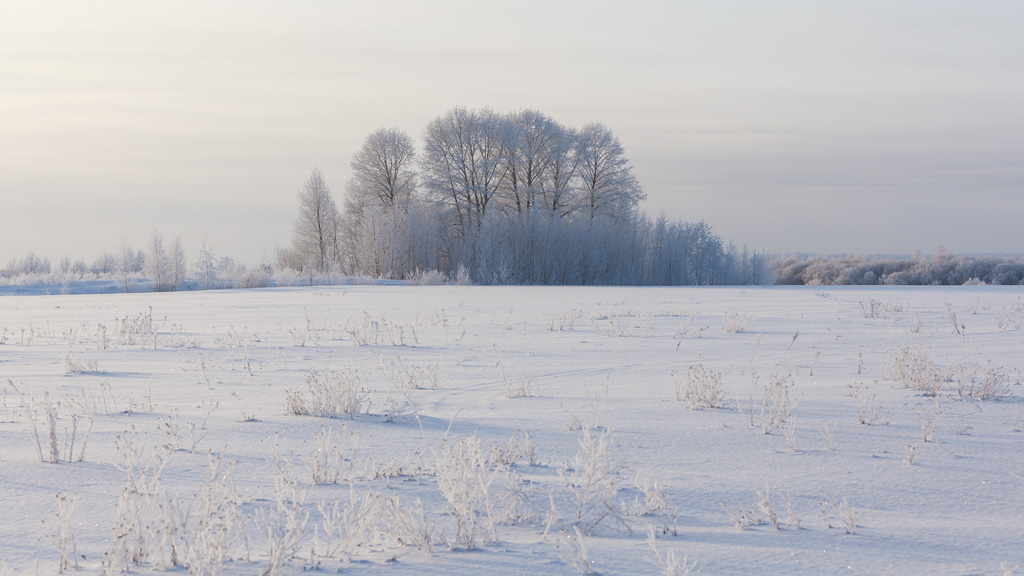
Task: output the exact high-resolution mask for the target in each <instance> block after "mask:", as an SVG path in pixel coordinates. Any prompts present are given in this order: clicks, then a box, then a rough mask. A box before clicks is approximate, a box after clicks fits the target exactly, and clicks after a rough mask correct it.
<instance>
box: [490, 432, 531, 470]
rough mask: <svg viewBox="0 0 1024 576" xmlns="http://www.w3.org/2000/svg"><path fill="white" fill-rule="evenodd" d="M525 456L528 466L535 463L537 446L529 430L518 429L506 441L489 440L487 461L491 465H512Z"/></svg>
mask: <svg viewBox="0 0 1024 576" xmlns="http://www.w3.org/2000/svg"><path fill="white" fill-rule="evenodd" d="M523 458H525V459H526V460H527V463H528V464H529V465H530V466H536V465H537V447H536V446H535V445H534V444H533V438H532V437H531V436H530V433H529V432H525V431H520V432H519V434H517V435H515V436H512V437H511V438H509V439H508V441H507V442H491V452H490V456H489V457H488V459H487V461H488V462H489V463H490V464H491V465H492V466H494V465H499V464H505V465H512V464H515V463H517V462H519V461H520V460H522V459H523Z"/></svg>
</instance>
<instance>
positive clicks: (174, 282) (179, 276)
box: [167, 236, 188, 290]
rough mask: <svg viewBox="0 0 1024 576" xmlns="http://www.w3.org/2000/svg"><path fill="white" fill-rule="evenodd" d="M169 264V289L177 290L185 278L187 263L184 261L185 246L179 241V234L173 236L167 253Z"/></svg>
mask: <svg viewBox="0 0 1024 576" xmlns="http://www.w3.org/2000/svg"><path fill="white" fill-rule="evenodd" d="M167 256H168V263H169V264H170V270H169V271H168V272H169V276H170V278H169V284H170V288H171V290H177V289H178V288H179V287H180V286H181V283H182V282H183V281H184V280H185V270H186V268H187V266H188V264H187V263H186V261H185V247H184V246H183V245H182V243H181V236H175V237H174V242H172V243H171V248H170V251H169V252H168V254H167Z"/></svg>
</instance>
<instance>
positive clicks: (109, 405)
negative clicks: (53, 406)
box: [65, 382, 131, 416]
mask: <svg viewBox="0 0 1024 576" xmlns="http://www.w3.org/2000/svg"><path fill="white" fill-rule="evenodd" d="M65 403H66V404H67V406H68V408H69V409H70V410H72V411H74V412H78V413H79V414H82V415H85V416H98V415H110V414H121V413H128V412H129V411H130V410H131V403H130V402H125V404H124V405H119V404H118V401H117V399H116V398H114V393H113V390H112V389H111V387H110V383H109V382H100V384H99V386H98V390H94V389H93V387H92V386H83V387H81V388H79V389H78V394H77V395H69V396H68V397H66V398H65Z"/></svg>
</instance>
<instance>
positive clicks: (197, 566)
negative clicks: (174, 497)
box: [164, 454, 243, 576]
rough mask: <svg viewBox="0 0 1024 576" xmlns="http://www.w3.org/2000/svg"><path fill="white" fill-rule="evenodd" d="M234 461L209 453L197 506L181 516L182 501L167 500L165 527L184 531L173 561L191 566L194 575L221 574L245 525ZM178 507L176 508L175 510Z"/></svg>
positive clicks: (190, 569)
mask: <svg viewBox="0 0 1024 576" xmlns="http://www.w3.org/2000/svg"><path fill="white" fill-rule="evenodd" d="M234 465H235V463H234V461H225V460H224V457H223V455H221V456H217V457H214V456H213V454H211V455H210V470H209V474H208V477H207V483H206V484H205V485H204V486H203V487H202V488H200V489H199V491H198V492H197V493H196V494H195V504H196V508H195V509H192V510H190V511H189V513H188V514H187V515H186V516H187V518H188V519H190V520H191V522H189V523H187V524H186V523H185V522H184V521H183V520H184V518H182V517H181V509H180V503H179V502H168V504H167V505H166V510H167V511H168V513H169V514H168V513H165V516H164V517H165V519H166V521H165V530H166V531H168V532H170V531H172V530H174V529H175V528H176V527H177V529H179V530H183V531H184V533H183V534H182V537H181V548H180V549H175V550H174V555H172V564H174V565H177V561H176V560H177V559H178V558H180V560H181V562H182V563H183V564H184V565H185V567H186V568H188V572H189V574H190V575H191V576H220V575H221V574H222V573H223V571H224V570H223V563H224V560H225V559H226V558H227V557H228V555H229V554H230V551H231V547H232V546H233V544H234V542H235V540H236V539H237V538H238V536H239V532H240V530H241V528H242V523H243V522H242V498H241V496H240V495H239V493H238V490H237V489H236V488H235V485H234V482H233V481H232V479H231V474H232V471H233V469H234ZM175 508H177V510H175Z"/></svg>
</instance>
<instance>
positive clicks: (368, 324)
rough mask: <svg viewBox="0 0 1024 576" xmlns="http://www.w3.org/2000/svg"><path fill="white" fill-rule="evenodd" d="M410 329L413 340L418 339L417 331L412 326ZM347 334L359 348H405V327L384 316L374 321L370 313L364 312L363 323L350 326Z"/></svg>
mask: <svg viewBox="0 0 1024 576" xmlns="http://www.w3.org/2000/svg"><path fill="white" fill-rule="evenodd" d="M410 329H411V330H412V336H413V338H416V329H415V328H414V327H412V326H411V325H410ZM345 332H346V333H347V334H348V335H349V336H350V337H351V338H352V341H353V342H355V343H356V345H357V346H382V345H385V344H390V345H391V346H405V326H402V325H401V324H396V323H394V322H391V321H390V320H388V319H386V318H384V317H383V316H382V317H380V318H379V319H376V320H374V319H373V318H371V317H370V314H369V313H368V312H363V321H362V323H360V324H355V323H351V324H349V325H348V327H347V328H346V329H345Z"/></svg>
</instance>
